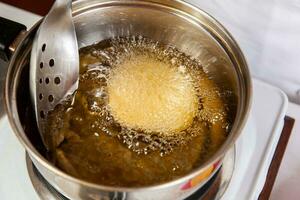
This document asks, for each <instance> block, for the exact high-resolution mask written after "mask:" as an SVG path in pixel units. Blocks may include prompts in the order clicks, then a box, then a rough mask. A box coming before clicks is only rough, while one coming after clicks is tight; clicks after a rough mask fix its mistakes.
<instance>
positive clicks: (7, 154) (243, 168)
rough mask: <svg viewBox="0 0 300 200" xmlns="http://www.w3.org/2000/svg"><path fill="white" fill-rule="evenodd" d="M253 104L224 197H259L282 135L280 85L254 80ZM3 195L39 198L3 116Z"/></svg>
mask: <svg viewBox="0 0 300 200" xmlns="http://www.w3.org/2000/svg"><path fill="white" fill-rule="evenodd" d="M253 82H254V88H253V91H254V95H253V104H252V109H251V111H250V116H249V120H248V122H247V124H246V126H245V129H244V131H243V134H242V136H241V137H240V138H239V139H238V142H237V144H236V163H235V169H234V172H233V177H232V179H231V182H230V184H229V186H228V189H227V190H226V192H225V194H224V196H223V198H222V200H235V199H236V200H239V199H249V200H250V199H251V200H252V199H253V200H254V199H257V197H258V195H259V193H260V191H261V189H262V187H263V185H264V182H265V177H266V174H267V170H268V166H269V165H270V162H271V159H272V157H273V153H274V150H275V147H276V144H277V141H278V139H279V136H280V133H281V130H282V127H283V119H284V116H285V113H286V110H287V104H288V100H287V97H286V95H285V94H284V93H283V92H281V91H280V90H279V89H277V88H275V87H272V86H270V85H268V84H265V83H263V82H261V81H259V80H254V81H253ZM0 130H1V134H0V157H1V158H5V162H3V163H2V164H1V165H0V194H1V199H3V200H11V199H22V200H34V199H38V196H37V194H36V192H35V191H34V188H33V186H32V184H31V182H30V179H29V175H28V173H27V168H26V163H25V151H24V149H23V147H22V146H21V144H20V143H19V142H18V141H17V139H16V137H15V135H14V134H13V132H12V130H11V129H10V127H9V123H8V121H7V118H6V117H3V118H2V119H1V120H0Z"/></svg>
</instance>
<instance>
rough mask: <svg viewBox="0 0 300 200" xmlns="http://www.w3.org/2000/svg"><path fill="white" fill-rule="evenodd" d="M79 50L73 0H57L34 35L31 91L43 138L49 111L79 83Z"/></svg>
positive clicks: (43, 138)
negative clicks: (73, 14) (73, 16)
mask: <svg viewBox="0 0 300 200" xmlns="http://www.w3.org/2000/svg"><path fill="white" fill-rule="evenodd" d="M78 79H79V53H78V45H77V38H76V33H75V26H74V23H73V20H72V10H71V1H70V0H68V1H67V0H57V1H56V2H55V3H54V5H53V6H52V8H51V10H50V11H49V13H48V14H47V16H46V17H45V18H44V20H43V22H42V23H41V25H40V27H39V30H38V32H37V34H36V36H35V38H34V41H33V46H32V51H31V58H30V94H31V99H32V102H33V106H34V109H35V114H36V120H37V124H38V128H39V132H40V134H41V137H42V140H43V142H44V144H45V146H46V148H48V146H49V144H48V142H47V141H45V140H46V138H45V125H46V119H47V116H48V113H49V111H51V110H53V109H54V108H55V106H57V104H59V103H60V102H61V101H62V100H63V99H64V98H65V97H66V96H67V95H70V94H73V93H74V91H75V90H76V89H77V87H78Z"/></svg>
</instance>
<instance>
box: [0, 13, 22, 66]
mask: <svg viewBox="0 0 300 200" xmlns="http://www.w3.org/2000/svg"><path fill="white" fill-rule="evenodd" d="M25 33H26V26H25V25H23V24H20V23H17V22H14V21H11V20H9V19H5V18H3V17H0V59H2V60H5V61H8V60H9V58H10V57H11V55H12V53H13V52H14V50H15V48H16V46H17V44H18V43H19V41H20V40H21V38H22V36H23V35H24V34H25Z"/></svg>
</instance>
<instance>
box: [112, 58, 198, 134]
mask: <svg viewBox="0 0 300 200" xmlns="http://www.w3.org/2000/svg"><path fill="white" fill-rule="evenodd" d="M149 54H150V53H148V52H145V54H144V55H137V56H132V57H130V58H124V59H123V60H124V61H123V62H122V63H120V64H118V65H117V66H116V67H115V68H114V69H113V70H112V72H111V74H110V78H109V80H108V96H109V103H108V105H109V108H110V112H111V114H112V116H113V117H114V119H115V120H116V121H117V122H119V123H120V124H122V126H126V127H128V128H131V129H141V130H143V131H144V132H148V133H152V132H160V133H161V134H175V133H177V132H179V131H181V130H184V129H186V128H187V127H189V126H190V124H191V123H192V121H193V119H194V117H195V115H196V113H197V109H198V98H197V96H196V93H195V90H194V86H193V83H192V80H191V77H190V76H189V75H188V74H185V73H183V72H181V71H180V70H179V69H178V68H177V67H173V66H172V65H170V63H165V62H163V61H160V60H157V59H156V58H155V57H153V55H151V54H150V55H149Z"/></svg>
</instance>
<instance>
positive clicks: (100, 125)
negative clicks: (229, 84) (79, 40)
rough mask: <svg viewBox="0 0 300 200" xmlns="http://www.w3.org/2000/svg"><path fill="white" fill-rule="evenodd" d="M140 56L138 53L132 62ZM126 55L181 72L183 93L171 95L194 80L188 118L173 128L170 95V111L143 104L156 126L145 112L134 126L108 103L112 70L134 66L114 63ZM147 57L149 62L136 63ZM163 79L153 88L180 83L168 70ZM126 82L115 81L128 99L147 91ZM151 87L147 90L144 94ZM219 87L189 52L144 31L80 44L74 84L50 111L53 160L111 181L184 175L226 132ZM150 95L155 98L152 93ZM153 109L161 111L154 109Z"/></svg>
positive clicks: (149, 181) (150, 181)
mask: <svg viewBox="0 0 300 200" xmlns="http://www.w3.org/2000/svg"><path fill="white" fill-rule="evenodd" d="M137 58H142V59H139V60H138V61H137V60H136V59H137ZM129 61H132V63H135V65H137V64H139V66H148V67H149V66H150V65H149V63H156V64H155V65H156V66H159V65H160V63H161V64H163V65H164V66H168V67H170V70H172V72H174V73H176V74H180V76H182V77H184V78H183V79H180V80H186V81H188V82H189V83H187V85H186V87H182V88H183V91H181V93H178V92H177V91H174V94H176V95H177V94H180V95H186V93H185V92H186V91H185V90H186V88H190V87H192V92H193V94H192V96H191V100H190V103H191V105H192V109H191V110H192V111H191V112H185V115H182V116H184V119H187V118H191V119H189V120H186V122H184V123H183V125H181V126H180V127H179V128H174V129H173V128H172V127H173V125H174V124H175V125H176V124H178V118H176V119H173V118H172V116H175V115H176V112H177V111H176V109H178V108H181V106H182V105H180V104H182V102H180V101H178V102H179V103H180V104H177V103H178V102H176V101H174V102H173V104H172V101H171V100H169V99H168V98H169V96H166V97H163V98H167V101H166V102H170V104H168V105H166V106H167V109H166V110H167V111H168V112H169V111H170V113H167V114H168V115H165V114H166V113H159V109H158V111H157V110H156V111H155V112H154V113H151V112H152V110H153V105H156V104H155V103H154V104H153V105H152V110H149V111H147V109H145V110H146V111H147V112H148V114H149V113H150V114H151V115H155V116H154V117H152V118H151V120H152V119H153V120H154V121H153V120H152V121H153V124H154V125H153V126H150V125H149V126H148V124H147V123H145V122H147V120H149V118H147V117H144V116H147V115H143V113H142V114H140V115H141V116H142V117H143V118H145V119H142V121H141V120H140V121H139V123H137V125H135V124H134V123H133V125H129V123H128V124H126V120H125V121H124V120H123V121H122V120H120V119H118V118H117V117H115V116H117V115H116V114H114V112H113V109H112V107H113V106H112V105H111V106H110V103H111V101H112V100H110V91H111V89H110V86H111V85H113V84H115V83H114V82H113V81H114V79H113V78H112V77H113V76H114V75H115V73H124V76H125V77H126V80H127V79H128V76H131V75H132V73H127V74H126V70H123V71H122V70H116V69H118V68H119V67H120V66H122V65H123V64H124V63H125V62H127V63H128V62H129ZM147 61H148V62H149V63H148V64H144V65H143V63H141V62H147ZM156 66H153V67H156ZM168 70H169V68H168ZM141 72H143V70H141ZM151 73H152V75H151V77H150V78H154V79H155V80H157V77H159V74H155V73H156V70H155V69H154V70H151ZM139 74H140V73H139ZM139 74H138V75H139ZM162 77H167V76H162ZM122 78H123V77H122ZM122 78H121V79H120V80H123V79H122ZM142 78H143V77H142ZM142 78H138V77H134V76H132V77H130V79H128V80H133V81H135V82H136V81H137V82H139V81H141V80H143V79H142ZM158 80H159V81H163V80H164V79H163V78H161V79H158ZM166 80H167V79H166ZM168 80H169V82H168V84H165V83H163V82H162V83H161V85H160V83H159V81H156V82H157V85H156V86H155V87H157V88H156V89H155V90H153V91H158V93H159V92H160V90H162V88H167V90H168V91H169V90H170V91H172V90H180V89H181V87H173V86H172V85H176V84H177V82H178V79H176V78H174V80H172V77H171V78H170V77H169V79H168ZM172 81H173V82H172ZM172 83H174V84H172ZM122 84H123V85H122ZM124 84H125V83H122V82H120V87H118V88H117V89H118V90H119V91H123V92H120V94H123V96H122V99H123V100H124V101H127V102H129V105H130V102H131V99H130V98H132V97H135V96H138V95H140V94H142V93H144V92H146V93H145V95H147V92H149V91H151V90H150V89H148V90H147V88H144V87H136V89H134V90H128V91H127V90H125V89H126V87H124ZM115 85H117V86H118V84H115ZM137 85H139V84H137ZM141 85H143V84H142V83H141ZM117 86H114V87H117ZM160 86H161V87H160ZM169 86H170V87H169ZM170 88H171V89H170ZM124 90H125V91H124ZM155 94H156V93H155ZM155 94H151V95H149V98H151V97H152V96H155ZM222 94H223V93H222V91H221V90H220V88H219V87H217V86H216V84H215V83H214V82H213V81H212V80H211V79H210V78H209V77H208V76H207V75H206V74H205V73H204V72H203V70H202V66H201V64H200V61H198V60H195V59H191V58H190V57H189V56H187V55H185V54H184V53H182V52H180V51H178V50H177V49H176V48H173V47H171V46H166V45H162V44H159V43H158V42H154V41H151V40H149V39H146V38H144V37H141V36H139V37H128V38H114V39H110V40H105V41H101V42H99V43H98V44H95V45H91V46H88V47H85V48H82V49H80V81H79V88H78V90H77V91H76V92H75V94H74V95H73V96H72V97H70V99H69V100H66V101H65V102H64V103H63V104H61V105H59V106H57V107H56V109H55V110H54V111H53V112H52V113H51V114H50V115H49V118H48V122H49V129H48V133H49V134H48V135H49V137H48V142H49V143H50V146H51V150H50V153H51V154H52V158H53V162H54V163H55V164H56V165H57V166H58V167H59V168H61V169H62V170H64V171H66V172H67V173H69V174H71V175H73V176H75V177H78V178H81V179H84V180H87V181H91V182H94V183H99V184H102V185H109V186H125V187H136V186H146V185H154V184H158V183H162V182H166V181H169V180H172V179H176V178H178V177H181V176H183V175H185V174H187V173H188V172H190V171H191V170H193V169H194V168H196V167H198V166H199V165H201V164H202V163H203V162H204V161H205V160H206V159H207V158H208V157H209V156H210V155H211V154H213V153H214V152H215V151H216V150H217V149H218V148H219V147H220V145H222V143H223V142H224V140H225V139H226V136H227V134H228V132H229V129H230V125H231V124H230V121H231V120H230V119H229V118H230V116H229V111H228V110H229V108H228V105H227V103H226V102H227V99H226V96H224V95H222ZM160 96H163V93H162V94H160ZM227 96H228V91H227ZM177 97H178V95H177ZM127 98H129V99H127ZM160 98H161V97H160ZM178 98H179V99H180V98H181V97H180V96H179V97H178ZM178 98H177V99H178ZM175 99H176V98H175ZM148 100H149V99H146V100H145V101H148ZM132 101H133V100H132ZM134 101H137V100H136V99H135V100H134ZM194 101H195V102H194ZM149 102H150V103H151V102H153V101H151V99H150V100H149ZM158 102H159V101H158ZM111 104H112V103H111ZM148 104H149V103H148ZM134 106H135V105H133V107H134ZM145 106H147V103H145ZM184 106H185V105H183V108H185V107H184ZM158 108H160V107H159V105H158ZM126 109H127V110H128V109H130V106H129V108H126ZM126 109H125V110H126ZM154 109H156V108H154ZM189 109H190V108H188V109H187V111H188V110H189ZM163 111H165V110H163ZM167 111H165V112H167ZM128 112H131V110H129V111H128ZM137 112H138V111H137ZM172 112H174V113H173V114H172ZM156 113H159V114H157V116H156ZM186 113H187V114H186ZM123 114H124V113H123ZM125 114H126V113H125ZM165 116H167V117H165ZM174 118H175V117H174ZM130 119H131V118H130ZM172 120H173V121H172ZM151 123H152V122H151ZM140 124H141V126H139V125H140ZM149 124H150V121H149ZM153 127H154V128H153ZM162 127H163V128H162Z"/></svg>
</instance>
